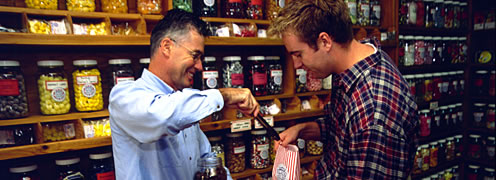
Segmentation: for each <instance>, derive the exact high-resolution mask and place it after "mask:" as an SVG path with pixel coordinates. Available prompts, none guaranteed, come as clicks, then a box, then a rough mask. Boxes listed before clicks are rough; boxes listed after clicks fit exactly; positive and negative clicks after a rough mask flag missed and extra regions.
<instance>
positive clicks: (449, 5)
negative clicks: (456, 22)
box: [444, 0, 453, 28]
mask: <svg viewBox="0 0 496 180" xmlns="http://www.w3.org/2000/svg"><path fill="white" fill-rule="evenodd" d="M444 28H453V1H449V0H448V1H444Z"/></svg>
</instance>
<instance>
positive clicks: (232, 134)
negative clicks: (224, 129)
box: [226, 133, 243, 138]
mask: <svg viewBox="0 0 496 180" xmlns="http://www.w3.org/2000/svg"><path fill="white" fill-rule="evenodd" d="M226 136H227V137H230V138H235V137H241V136H243V133H227V134H226Z"/></svg>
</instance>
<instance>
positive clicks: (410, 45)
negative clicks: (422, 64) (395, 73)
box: [403, 36, 415, 66]
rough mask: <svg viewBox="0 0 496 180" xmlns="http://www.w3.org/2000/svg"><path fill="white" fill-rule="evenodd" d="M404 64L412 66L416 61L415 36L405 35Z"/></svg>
mask: <svg viewBox="0 0 496 180" xmlns="http://www.w3.org/2000/svg"><path fill="white" fill-rule="evenodd" d="M404 52H405V58H404V63H405V64H403V65H404V66H412V65H413V64H414V63H415V39H414V37H413V36H405V46H404Z"/></svg>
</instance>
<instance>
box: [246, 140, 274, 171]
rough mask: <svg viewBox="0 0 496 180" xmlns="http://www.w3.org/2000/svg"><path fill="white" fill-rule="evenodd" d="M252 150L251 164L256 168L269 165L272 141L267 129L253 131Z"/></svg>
mask: <svg viewBox="0 0 496 180" xmlns="http://www.w3.org/2000/svg"><path fill="white" fill-rule="evenodd" d="M251 136H252V138H251V148H250V149H251V151H250V165H251V168H254V169H264V168H267V167H269V165H270V158H269V147H270V144H269V143H270V142H269V138H268V137H267V131H266V130H253V131H251Z"/></svg>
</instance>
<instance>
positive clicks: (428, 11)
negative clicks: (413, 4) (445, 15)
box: [424, 0, 436, 28]
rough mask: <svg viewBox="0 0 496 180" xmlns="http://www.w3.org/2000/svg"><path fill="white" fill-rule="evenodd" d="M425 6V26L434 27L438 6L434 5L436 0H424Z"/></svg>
mask: <svg viewBox="0 0 496 180" xmlns="http://www.w3.org/2000/svg"><path fill="white" fill-rule="evenodd" d="M424 6H425V27H426V28H431V27H434V22H435V21H434V17H435V16H436V8H435V6H434V0H424Z"/></svg>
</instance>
